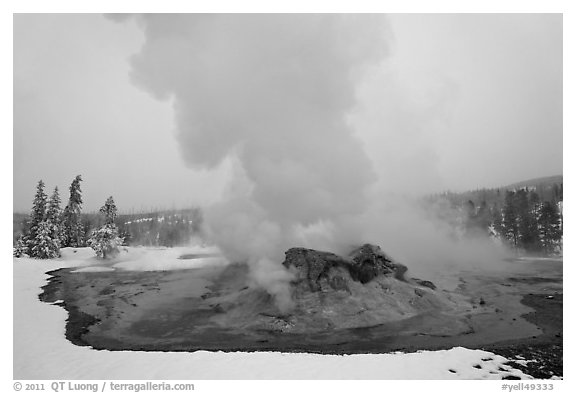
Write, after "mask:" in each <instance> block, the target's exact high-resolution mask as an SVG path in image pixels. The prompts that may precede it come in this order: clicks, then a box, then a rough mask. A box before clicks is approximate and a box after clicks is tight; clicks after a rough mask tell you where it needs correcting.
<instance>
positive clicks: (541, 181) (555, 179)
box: [502, 175, 563, 189]
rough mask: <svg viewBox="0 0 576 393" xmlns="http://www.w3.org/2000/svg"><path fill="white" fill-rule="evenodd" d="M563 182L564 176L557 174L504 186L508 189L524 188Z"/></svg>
mask: <svg viewBox="0 0 576 393" xmlns="http://www.w3.org/2000/svg"><path fill="white" fill-rule="evenodd" d="M559 183H560V184H561V183H563V176H562V175H556V176H547V177H538V178H536V179H530V180H524V181H521V182H518V183H513V184H510V185H508V186H505V187H502V188H506V189H517V188H524V187H536V186H540V187H549V186H553V185H554V184H559Z"/></svg>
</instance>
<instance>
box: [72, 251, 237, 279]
mask: <svg viewBox="0 0 576 393" xmlns="http://www.w3.org/2000/svg"><path fill="white" fill-rule="evenodd" d="M191 255H192V256H194V257H193V258H191V259H182V258H181V257H182V256H191ZM61 261H62V262H63V263H64V265H63V266H62V267H70V266H79V267H80V268H79V269H76V270H74V271H73V272H74V273H80V272H82V273H91V272H93V273H97V272H109V271H114V270H116V269H121V270H130V271H167V270H180V269H198V268H201V267H206V266H224V265H226V264H228V263H229V262H228V260H226V259H225V258H224V257H222V256H220V250H219V249H218V248H216V247H202V246H190V247H173V248H168V247H157V248H153V247H121V249H120V254H119V255H118V256H117V257H116V258H114V259H111V260H101V259H98V258H96V256H95V254H94V250H92V249H91V248H89V247H85V248H70V247H68V248H64V249H62V258H61Z"/></svg>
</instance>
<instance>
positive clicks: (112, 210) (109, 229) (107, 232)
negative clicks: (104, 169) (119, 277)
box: [88, 197, 124, 259]
mask: <svg viewBox="0 0 576 393" xmlns="http://www.w3.org/2000/svg"><path fill="white" fill-rule="evenodd" d="M100 213H101V214H102V215H103V216H104V225H102V226H101V227H100V228H98V229H97V230H95V231H94V232H92V236H91V237H90V240H89V241H88V243H89V244H90V247H92V248H93V249H94V251H96V255H97V256H98V257H100V258H103V259H106V258H113V257H114V256H115V255H116V254H118V252H119V248H118V247H119V246H121V245H122V243H123V241H124V240H123V239H122V238H121V237H120V236H118V227H117V226H116V224H115V223H114V221H115V220H116V217H117V216H118V209H117V208H116V204H115V203H114V199H112V197H110V198H108V199H107V200H106V203H105V204H104V206H102V207H101V208H100Z"/></svg>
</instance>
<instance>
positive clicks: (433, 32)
mask: <svg viewBox="0 0 576 393" xmlns="http://www.w3.org/2000/svg"><path fill="white" fill-rule="evenodd" d="M385 30H386V31H387V33H386V34H388V37H387V41H386V42H387V44H386V45H387V48H386V52H387V55H386V56H385V57H384V58H383V59H382V60H381V61H380V60H379V62H378V64H376V65H372V66H371V67H369V69H368V70H367V72H366V74H365V75H364V77H363V78H362V79H361V80H360V81H359V82H358V83H357V86H356V95H357V103H356V105H355V106H354V109H353V110H352V111H351V112H350V113H349V123H350V125H351V127H352V128H353V130H354V132H355V135H356V136H357V137H358V138H360V140H361V142H362V144H363V146H364V148H365V150H366V152H367V154H368V157H369V158H370V159H371V161H372V165H373V167H374V171H375V172H376V174H377V175H378V179H379V185H380V186H381V187H380V190H382V191H390V190H391V191H399V192H434V191H440V190H446V189H453V190H464V189H470V188H477V187H483V186H488V187H490V186H498V185H505V184H508V183H512V182H515V181H519V180H523V179H528V178H533V177H539V176H547V175H554V174H561V173H562V17H561V15H534V14H532V15H510V14H502V15H499V14H490V15H438V14H435V15H390V16H389V17H388V18H387V22H386V29H385ZM144 43H145V37H144V33H143V32H142V30H141V29H140V28H139V26H138V24H137V23H136V21H135V20H133V19H131V20H128V21H125V22H123V23H117V22H114V21H112V20H110V19H107V18H104V17H102V16H100V15H73V14H68V15H16V16H15V18H14V210H15V211H28V210H29V208H30V205H31V202H32V198H33V194H34V188H35V185H36V182H37V181H38V180H39V179H43V180H44V181H45V183H46V184H47V189H48V190H51V189H52V188H53V187H54V186H58V187H59V188H60V191H61V195H62V199H63V202H64V203H65V202H66V200H67V192H68V191H67V188H68V186H69V184H70V182H71V181H72V179H73V178H74V176H75V175H77V174H82V176H83V178H84V182H83V184H82V188H83V191H84V201H85V211H90V210H94V209H97V208H98V207H99V206H100V205H101V204H103V202H104V201H105V199H106V198H107V197H108V196H109V195H113V196H114V198H115V200H116V202H117V205H118V206H119V208H120V209H121V210H123V211H127V210H130V209H131V208H134V209H136V210H139V209H140V208H154V207H158V208H162V207H164V208H170V207H173V206H176V207H186V206H191V205H196V204H209V203H212V202H214V201H215V200H217V199H219V198H220V195H221V194H222V193H223V192H225V190H227V186H226V185H227V183H228V181H229V179H230V177H231V173H234V170H233V168H232V166H233V162H234V161H233V160H224V162H223V164H220V165H219V166H218V165H217V166H216V167H215V169H210V170H208V169H204V170H202V169H198V168H199V167H198V166H195V169H192V168H189V167H188V166H187V165H186V162H190V161H191V160H190V157H188V160H185V159H184V155H183V154H181V149H180V147H179V143H178V139H177V137H176V136H177V134H178V131H177V130H176V122H175V115H174V113H173V108H172V105H171V101H170V100H164V101H161V100H157V99H156V98H155V97H154V96H153V95H151V94H149V93H148V92H147V91H145V90H144V89H142V87H141V86H137V85H135V84H133V83H132V81H131V79H130V74H131V65H130V62H129V59H130V57H131V56H133V55H134V54H137V53H138V52H140V50H141V48H142V46H143V45H144ZM164 44H165V45H167V46H169V45H171V43H170V42H169V41H166V42H165V43H164ZM159 45H163V43H162V42H161V43H160V44H159ZM161 49H162V48H160V53H162V52H161ZM225 60H226V58H223V59H222V61H225ZM157 61H158V62H162V59H161V58H160V59H157ZM327 143H330V142H329V141H328V142H327ZM187 154H190V153H187ZM192 161H194V160H193V159H192Z"/></svg>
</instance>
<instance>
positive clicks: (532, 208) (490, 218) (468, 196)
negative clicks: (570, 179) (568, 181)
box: [427, 183, 563, 255]
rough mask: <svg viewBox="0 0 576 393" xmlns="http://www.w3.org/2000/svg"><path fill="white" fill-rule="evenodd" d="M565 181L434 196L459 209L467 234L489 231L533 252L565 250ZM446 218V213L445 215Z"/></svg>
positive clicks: (505, 241) (480, 233)
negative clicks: (563, 211)
mask: <svg viewBox="0 0 576 393" xmlns="http://www.w3.org/2000/svg"><path fill="white" fill-rule="evenodd" d="M562 193H563V187H562V183H556V184H552V185H549V186H535V187H522V188H517V189H512V190H509V189H483V190H477V191H473V192H467V193H461V194H458V193H444V194H440V195H435V196H431V197H429V198H428V199H427V201H428V202H434V203H436V205H437V204H438V203H437V202H438V201H439V200H444V201H448V203H449V205H450V207H451V208H455V209H457V210H459V211H460V212H461V213H462V214H461V215H460V216H461V218H462V219H461V224H462V225H461V226H462V227H463V232H464V233H465V234H467V235H487V236H493V237H495V238H498V239H500V240H501V241H502V242H504V243H506V244H508V245H509V246H510V247H512V248H514V249H517V250H522V251H526V252H530V253H538V254H547V255H550V254H555V253H561V252H562V234H563V216H562V206H563V195H562ZM443 218H445V217H443Z"/></svg>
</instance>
